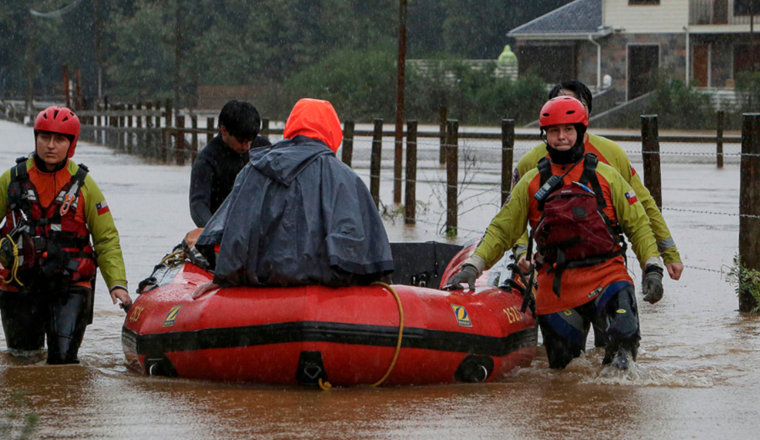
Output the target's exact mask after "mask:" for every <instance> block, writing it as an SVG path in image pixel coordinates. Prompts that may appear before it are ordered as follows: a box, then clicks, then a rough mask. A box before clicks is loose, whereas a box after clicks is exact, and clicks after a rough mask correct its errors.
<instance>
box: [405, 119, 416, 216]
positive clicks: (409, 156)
mask: <svg viewBox="0 0 760 440" xmlns="http://www.w3.org/2000/svg"><path fill="white" fill-rule="evenodd" d="M416 215H417V121H406V191H405V199H404V223H406V224H409V225H413V224H414V223H416V221H417V220H416Z"/></svg>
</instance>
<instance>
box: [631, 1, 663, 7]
mask: <svg viewBox="0 0 760 440" xmlns="http://www.w3.org/2000/svg"><path fill="white" fill-rule="evenodd" d="M659 4H660V0H628V6H637V5H659Z"/></svg>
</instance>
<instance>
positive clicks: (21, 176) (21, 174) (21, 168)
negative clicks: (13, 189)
mask: <svg viewBox="0 0 760 440" xmlns="http://www.w3.org/2000/svg"><path fill="white" fill-rule="evenodd" d="M26 160H27V158H25V157H19V158H18V159H16V165H14V166H13V168H12V169H11V182H13V181H19V182H23V181H25V180H28V179H29V172H28V171H27V169H26Z"/></svg>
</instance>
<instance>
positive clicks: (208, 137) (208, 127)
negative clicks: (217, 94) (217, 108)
mask: <svg viewBox="0 0 760 440" xmlns="http://www.w3.org/2000/svg"><path fill="white" fill-rule="evenodd" d="M206 130H208V131H209V132H213V131H214V117H213V116H211V117H209V118H206ZM212 139H214V133H206V145H208V144H210V143H211V140H212Z"/></svg>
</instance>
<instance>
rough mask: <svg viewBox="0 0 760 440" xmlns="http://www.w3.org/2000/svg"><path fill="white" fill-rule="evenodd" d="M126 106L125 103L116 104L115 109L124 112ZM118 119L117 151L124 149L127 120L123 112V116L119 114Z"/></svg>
mask: <svg viewBox="0 0 760 440" xmlns="http://www.w3.org/2000/svg"><path fill="white" fill-rule="evenodd" d="M125 108H126V106H125V105H124V104H119V105H116V106H114V110H116V111H118V112H123V111H124V109H125ZM116 120H117V121H118V122H117V123H116V126H117V128H116V135H117V141H116V151H124V132H125V131H126V130H122V129H123V128H124V127H125V126H126V121H125V120H124V116H123V114H122V115H121V116H117V117H116Z"/></svg>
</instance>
